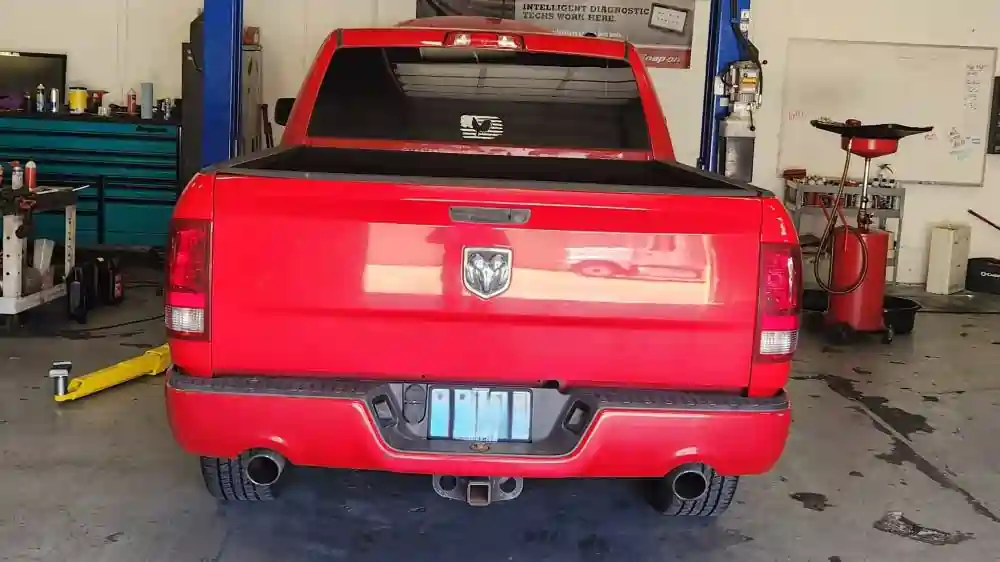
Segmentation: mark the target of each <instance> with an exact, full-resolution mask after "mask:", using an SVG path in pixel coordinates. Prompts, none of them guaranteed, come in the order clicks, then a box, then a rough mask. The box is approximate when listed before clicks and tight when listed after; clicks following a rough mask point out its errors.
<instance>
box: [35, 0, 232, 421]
mask: <svg viewBox="0 0 1000 562" xmlns="http://www.w3.org/2000/svg"><path fill="white" fill-rule="evenodd" d="M242 42H243V0H205V52H204V54H203V60H204V77H203V80H204V94H203V96H204V123H203V124H202V135H203V136H202V143H201V144H202V154H201V161H202V165H204V166H208V165H211V164H215V163H218V162H223V161H225V160H229V159H230V158H232V157H233V155H234V154H235V147H236V139H237V138H238V137H237V135H238V134H239V131H238V123H239V99H240V70H239V65H240V58H241V54H242ZM169 366H170V348H169V347H168V346H167V345H161V346H159V347H157V348H155V349H150V350H148V351H146V352H145V353H143V354H142V355H140V356H138V357H133V358H131V359H128V360H126V361H122V362H121V363H117V364H115V365H111V366H110V367H105V368H104V369H101V370H98V371H94V372H92V373H87V374H85V375H81V376H79V377H71V375H70V373H71V372H72V368H73V366H72V364H71V363H70V362H68V361H57V362H55V363H53V364H52V368H51V369H50V370H49V377H50V378H51V379H52V380H53V397H54V398H55V400H56V402H67V401H72V400H76V399H78V398H83V397H85V396H90V395H91V394H94V393H96V392H100V391H102V390H104V389H107V388H111V387H113V386H117V385H119V384H122V383H124V382H128V381H130V380H133V379H137V378H139V377H143V376H147V375H158V374H161V373H163V372H164V371H166V370H167V368H168V367H169Z"/></svg>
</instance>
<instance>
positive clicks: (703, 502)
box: [649, 464, 740, 517]
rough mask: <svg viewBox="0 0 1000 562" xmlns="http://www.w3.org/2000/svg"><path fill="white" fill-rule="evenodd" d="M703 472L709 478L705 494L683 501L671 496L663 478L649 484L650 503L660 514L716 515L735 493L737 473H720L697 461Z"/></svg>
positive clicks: (721, 512)
mask: <svg viewBox="0 0 1000 562" xmlns="http://www.w3.org/2000/svg"><path fill="white" fill-rule="evenodd" d="M697 466H699V467H701V472H702V474H704V475H705V480H706V481H708V489H707V490H705V494H704V495H703V496H701V497H700V498H698V499H696V500H691V501H685V500H681V499H679V498H677V497H675V496H674V494H673V492H671V491H670V486H669V485H668V483H667V479H666V478H660V479H657V480H654V481H652V482H651V483H650V488H651V490H650V495H649V503H650V505H651V506H652V507H653V509H655V510H656V511H658V512H659V513H660V514H662V515H666V516H669V517H718V516H719V515H722V514H723V513H725V512H726V510H727V509H729V505H730V504H731V503H733V498H734V497H735V496H736V487H737V485H738V484H739V482H740V478H739V477H738V476H722V475H720V474H719V473H717V472H715V470H713V469H712V468H711V467H709V466H707V465H704V464H700V465H697Z"/></svg>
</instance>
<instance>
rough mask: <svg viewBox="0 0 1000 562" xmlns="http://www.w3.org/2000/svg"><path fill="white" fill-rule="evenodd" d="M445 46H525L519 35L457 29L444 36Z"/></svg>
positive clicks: (505, 47)
mask: <svg viewBox="0 0 1000 562" xmlns="http://www.w3.org/2000/svg"><path fill="white" fill-rule="evenodd" d="M444 46H445V47H480V48H488V49H520V48H522V47H523V46H524V43H523V41H522V40H521V37H520V36H519V35H511V34H509V33H489V32H473V31H455V32H452V33H449V34H448V35H447V36H446V37H445V38H444Z"/></svg>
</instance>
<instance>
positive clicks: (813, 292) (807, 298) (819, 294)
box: [802, 289, 830, 312]
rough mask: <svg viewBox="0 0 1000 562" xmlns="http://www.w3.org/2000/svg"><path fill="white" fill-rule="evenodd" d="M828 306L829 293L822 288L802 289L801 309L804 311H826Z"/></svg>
mask: <svg viewBox="0 0 1000 562" xmlns="http://www.w3.org/2000/svg"><path fill="white" fill-rule="evenodd" d="M829 306H830V295H828V294H826V291H824V290H822V289H806V290H804V291H802V310H804V311H806V312H826V309H827V308H829Z"/></svg>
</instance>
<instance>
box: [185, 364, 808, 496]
mask: <svg viewBox="0 0 1000 562" xmlns="http://www.w3.org/2000/svg"><path fill="white" fill-rule="evenodd" d="M402 387H403V383H387V382H377V381H375V382H366V381H353V380H350V381H349V380H334V379H308V378H307V379H303V378H296V379H292V378H287V377H215V378H201V377H191V376H186V375H183V374H181V373H178V372H176V371H172V372H171V374H170V376H169V379H168V381H167V389H166V394H167V410H168V414H169V419H170V426H171V428H172V430H173V434H174V437H175V438H176V440H177V441H178V443H179V444H180V445H181V447H183V448H184V449H185V450H187V451H188V452H190V453H193V454H196V455H202V456H207V457H235V456H237V455H239V454H240V453H243V452H245V451H247V450H250V449H271V450H274V451H276V452H278V453H280V454H282V455H284V456H285V457H286V458H287V459H288V460H289V461H290V462H292V463H293V464H297V465H302V466H317V467H328V468H351V469H366V470H380V471H388V472H399V473H411V474H454V475H463V476H517V477H524V478H573V477H585V478H598V477H616V478H638V477H659V476H663V475H665V474H666V473H668V472H669V471H670V470H672V469H673V468H675V467H677V466H679V465H681V464H684V463H690V462H698V463H706V464H708V465H710V466H712V467H713V468H714V469H715V470H716V471H718V472H719V473H720V474H723V475H727V476H735V475H743V474H759V473H763V472H766V471H768V470H770V469H771V467H772V466H773V465H774V464H775V462H777V460H778V458H779V456H780V455H781V452H782V450H783V448H784V445H785V441H786V439H787V436H788V428H789V422H790V419H791V413H790V409H789V404H788V401H787V398H786V397H785V396H784V395H781V396H778V397H774V398H763V399H761V398H744V397H739V396H730V395H723V394H710V393H682V392H666V391H627V390H614V389H595V390H583V389H573V390H571V391H568V392H561V391H559V390H556V389H533V391H532V392H533V393H535V394H536V396H538V397H539V398H538V399H537V400H536V404H539V407H538V408H536V409H537V410H541V409H542V408H541V407H540V406H541V405H543V404H544V405H545V406H546V409H548V410H550V411H551V414H550V415H549V416H548V417H549V418H551V420H548V421H546V420H547V418H545V417H544V416H543V417H542V418H540V417H539V413H538V412H536V413H535V417H534V418H533V420H534V421H533V423H536V425H538V426H539V429H538V430H533V433H532V436H533V438H532V442H531V443H472V442H468V441H451V440H428V439H426V438H425V437H424V435H426V433H423V434H420V433H419V432H415V431H413V429H414V428H415V427H422V426H421V425H420V424H413V423H410V422H408V421H407V420H406V419H405V418H403V417H402V407H401V405H400V404H401V403H402V401H401V400H397V398H399V397H400V396H401V395H402V394H401V389H402ZM380 401H385V402H383V404H384V403H388V404H389V405H390V408H389V410H391V411H392V412H393V413H392V414H391V415H392V416H394V419H387V418H386V412H387V410H386V409H385V408H379V409H377V408H376V406H375V404H377V403H379V402H380ZM576 408H582V409H583V410H584V411H583V413H582V415H577V416H573V410H574V409H576ZM380 416H381V417H380ZM421 418H422V416H421ZM570 418H574V419H576V421H577V422H578V423H570ZM546 423H547V424H548V426H549V427H545V425H546ZM539 432H541V433H539ZM536 435H538V436H539V437H538V438H536V437H535V436H536Z"/></svg>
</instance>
